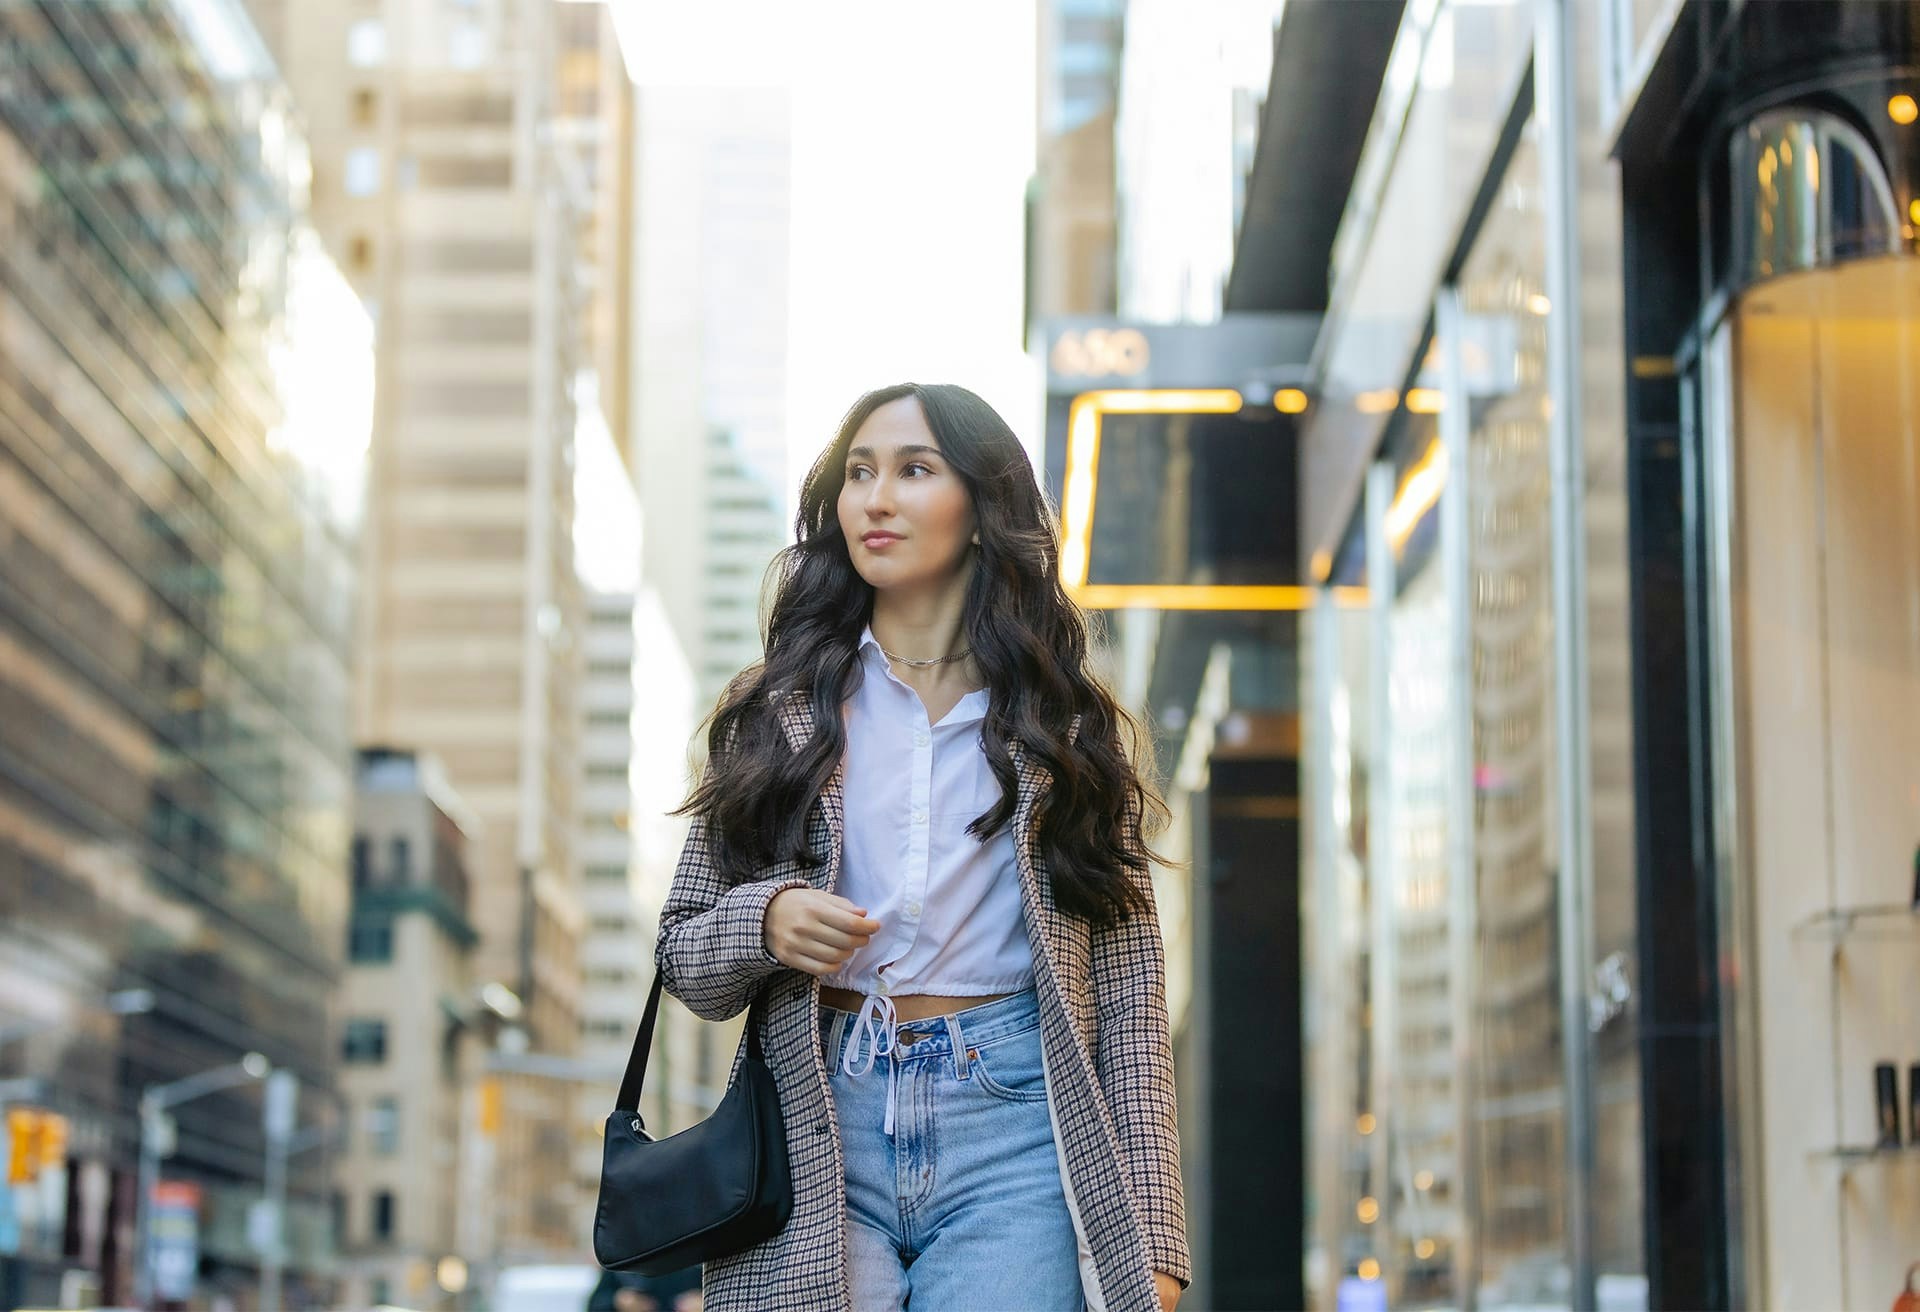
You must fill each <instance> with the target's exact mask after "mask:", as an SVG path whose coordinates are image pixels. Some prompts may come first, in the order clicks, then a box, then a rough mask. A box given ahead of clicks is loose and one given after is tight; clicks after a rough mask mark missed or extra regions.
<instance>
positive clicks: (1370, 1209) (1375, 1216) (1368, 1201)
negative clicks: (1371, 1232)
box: [1353, 1197, 1380, 1225]
mask: <svg viewBox="0 0 1920 1312" xmlns="http://www.w3.org/2000/svg"><path fill="white" fill-rule="evenodd" d="M1353 1214H1354V1215H1355V1216H1357V1217H1359V1218H1360V1224H1361V1225H1372V1224H1373V1223H1374V1222H1375V1221H1378V1220H1379V1219H1380V1203H1379V1201H1378V1200H1377V1199H1374V1198H1371V1197H1369V1198H1362V1199H1361V1200H1360V1205H1359V1206H1358V1207H1356V1208H1354V1209H1353Z"/></svg>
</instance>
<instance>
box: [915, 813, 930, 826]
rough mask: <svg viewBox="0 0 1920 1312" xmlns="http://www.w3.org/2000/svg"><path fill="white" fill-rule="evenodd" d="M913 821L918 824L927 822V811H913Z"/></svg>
mask: <svg viewBox="0 0 1920 1312" xmlns="http://www.w3.org/2000/svg"><path fill="white" fill-rule="evenodd" d="M913 822H914V823H915V824H917V825H923V824H925V823H926V822H927V813H926V812H925V811H915V812H914V813H913Z"/></svg>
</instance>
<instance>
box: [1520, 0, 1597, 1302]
mask: <svg viewBox="0 0 1920 1312" xmlns="http://www.w3.org/2000/svg"><path fill="white" fill-rule="evenodd" d="M1574 21H1575V17H1574V14H1573V6H1572V4H1571V3H1570V0H1535V4H1534V47H1533V51H1534V56H1533V88H1534V118H1535V120H1536V121H1537V123H1538V125H1539V132H1540V136H1539V141H1540V180H1541V193H1542V196H1543V198H1544V200H1545V209H1546V256H1547V261H1546V274H1547V280H1546V282H1547V299H1548V302H1549V303H1550V304H1551V305H1552V307H1553V308H1552V313H1551V314H1549V315H1548V317H1547V386H1548V395H1549V396H1550V397H1551V398H1552V401H1553V409H1552V413H1551V415H1550V417H1549V420H1548V423H1549V429H1548V436H1549V445H1548V451H1549V458H1550V464H1551V477H1552V525H1553V551H1552V568H1553V657H1554V711H1555V718H1556V719H1557V720H1558V722H1559V734H1558V748H1557V752H1558V756H1559V760H1558V761H1557V762H1556V765H1557V767H1558V769H1557V774H1558V776H1559V789H1558V802H1559V807H1560V852H1559V858H1560V861H1559V867H1560V868H1559V873H1558V893H1559V917H1558V919H1559V931H1560V1028H1561V1035H1562V1039H1563V1045H1562V1047H1563V1061H1564V1066H1565V1079H1566V1085H1567V1097H1566V1103H1565V1107H1566V1121H1565V1129H1566V1170H1567V1183H1566V1191H1565V1192H1566V1209H1567V1210H1566V1227H1567V1236H1566V1238H1567V1265H1568V1268H1569V1271H1568V1274H1569V1276H1570V1278H1571V1283H1572V1288H1571V1290H1570V1291H1569V1294H1568V1301H1569V1303H1570V1305H1571V1307H1572V1309H1573V1312H1592V1309H1593V1307H1594V1303H1595V1298H1596V1284H1595V1279H1594V1253H1593V1175H1594V1146H1593V1136H1594V1122H1593V1084H1592V1081H1593V1044H1592V1036H1591V1035H1590V1033H1589V1032H1588V1029H1587V1014H1588V1013H1587V991H1588V988H1589V981H1590V980H1591V978H1592V971H1593V967H1592V964H1591V962H1590V961H1589V960H1588V958H1589V957H1591V956H1592V952H1591V951H1590V950H1589V939H1588V936H1589V935H1590V934H1591V933H1592V929H1593V921H1592V915H1591V913H1590V910H1589V908H1590V907H1591V906H1592V905H1593V830H1592V816H1591V812H1590V810H1589V802H1590V799H1591V796H1592V790H1591V777H1592V767H1591V757H1590V755H1589V752H1588V744H1589V742H1590V737H1589V733H1588V725H1587V705H1588V702H1587V698H1588V686H1589V685H1588V678H1587V593H1586V579H1587V569H1586V563H1587V561H1586V498H1585V470H1586V461H1585V451H1584V448H1583V445H1582V426H1581V389H1580V313H1581V306H1580V277H1579V257H1580V227H1579V224H1580V189H1579V180H1578V178H1577V176H1576V173H1575V169H1576V165H1577V162H1578V152H1579V149H1580V138H1579V132H1578V123H1577V122H1576V115H1577V114H1578V112H1579V103H1578V97H1577V95H1576V92H1575V88H1574V80H1573V79H1574V61H1575V59H1576V58H1577V57H1578V52H1577V51H1576V49H1575V48H1574V36H1573V28H1574Z"/></svg>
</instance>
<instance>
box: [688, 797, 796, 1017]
mask: <svg viewBox="0 0 1920 1312" xmlns="http://www.w3.org/2000/svg"><path fill="white" fill-rule="evenodd" d="M805 887H807V881H806V880H804V879H766V880H758V881H755V882H752V883H746V884H736V885H734V886H733V887H732V888H727V887H724V886H723V885H722V884H721V882H720V872H719V871H718V870H716V869H715V868H714V864H713V848H712V844H711V842H710V841H709V839H708V836H707V822H706V819H705V817H696V818H695V819H694V821H693V825H692V827H691V828H690V829H689V830H688V832H687V843H686V846H685V847H684V848H682V849H681V852H680V864H679V866H678V868H677V869H675V870H674V872H673V887H672V888H670V889H669V890H668V892H667V901H666V905H664V906H663V907H661V908H660V937H659V938H658V939H657V940H656V941H655V943H654V948H653V964H654V967H655V969H657V970H659V971H660V972H661V974H662V976H663V977H664V983H665V985H666V989H667V992H669V993H671V994H673V996H674V997H676V998H678V999H680V1001H682V1002H684V1003H686V1004H687V1009H688V1010H689V1011H691V1012H693V1014H694V1015H696V1016H699V1017H702V1018H704V1019H706V1020H727V1019H729V1018H730V1017H733V1016H737V1015H739V1014H740V1013H741V1012H743V1011H745V1010H746V1009H747V1004H748V1003H749V1002H750V1001H752V999H753V994H754V990H755V989H757V988H758V987H759V986H760V984H761V983H762V981H764V980H765V979H766V978H767V977H768V976H769V975H772V974H774V973H775V972H776V971H781V970H786V969H788V967H786V966H784V965H782V964H781V963H780V962H779V960H777V959H776V958H775V957H774V955H773V954H772V953H770V952H768V951H767V949H766V941H765V938H764V937H763V935H762V929H763V926H764V925H765V922H766V918H767V904H768V903H769V902H771V901H773V899H774V895H775V894H777V893H781V892H784V891H785V890H787V889H789V888H805Z"/></svg>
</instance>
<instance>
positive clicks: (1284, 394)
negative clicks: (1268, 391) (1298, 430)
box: [1273, 387, 1307, 415]
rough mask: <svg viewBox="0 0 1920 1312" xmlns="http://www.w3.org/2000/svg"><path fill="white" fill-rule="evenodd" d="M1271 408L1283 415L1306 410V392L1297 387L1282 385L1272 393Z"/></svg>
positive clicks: (1298, 413) (1300, 412) (1303, 412)
mask: <svg viewBox="0 0 1920 1312" xmlns="http://www.w3.org/2000/svg"><path fill="white" fill-rule="evenodd" d="M1273 408H1274V409H1275V410H1278V411H1279V412H1280V413H1281V414H1283V415H1303V414H1305V413H1306V412H1307V394H1306V393H1305V392H1303V391H1301V390H1300V389H1299V388H1297V387H1283V388H1281V389H1280V390H1279V391H1277V392H1275V393H1274V394H1273Z"/></svg>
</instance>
